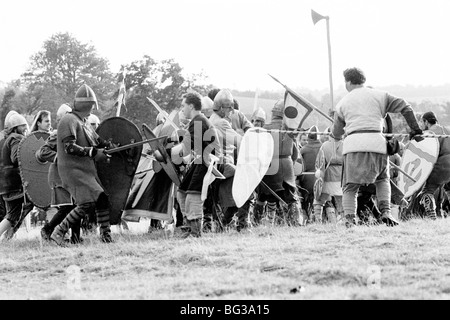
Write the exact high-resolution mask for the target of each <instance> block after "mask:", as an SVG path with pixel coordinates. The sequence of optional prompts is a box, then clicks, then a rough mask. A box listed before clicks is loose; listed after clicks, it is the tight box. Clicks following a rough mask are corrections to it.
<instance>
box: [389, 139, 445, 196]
mask: <svg viewBox="0 0 450 320" xmlns="http://www.w3.org/2000/svg"><path fill="white" fill-rule="evenodd" d="M428 139H433V141H435V143H436V148H435V149H434V150H435V153H436V154H435V155H433V157H434V162H433V163H432V166H431V170H429V172H428V173H427V174H426V177H425V178H424V181H423V183H421V184H419V183H418V182H415V183H413V184H412V187H414V188H411V187H410V188H409V190H408V192H406V190H404V189H403V185H404V184H405V183H404V181H405V180H404V179H408V178H406V177H405V176H404V175H403V174H401V175H400V176H399V180H398V183H397V186H398V188H399V189H400V191H402V192H403V194H404V197H405V198H408V197H410V196H412V195H413V194H415V193H416V192H417V191H418V190H419V189H420V188H422V186H423V184H424V183H425V182H426V181H427V179H428V177H429V176H430V174H431V172H432V171H433V167H434V164H435V163H436V161H437V159H438V156H439V140H438V138H425V140H424V141H428ZM411 143H412V141H409V142H408V144H407V145H406V146H405V150H404V151H403V155H402V160H401V166H400V167H401V168H402V170H405V166H406V163H405V161H404V158H405V155H406V150H408V148H409V146H410V145H411ZM411 152H412V151H411ZM405 171H406V170H405ZM423 176H425V175H423Z"/></svg>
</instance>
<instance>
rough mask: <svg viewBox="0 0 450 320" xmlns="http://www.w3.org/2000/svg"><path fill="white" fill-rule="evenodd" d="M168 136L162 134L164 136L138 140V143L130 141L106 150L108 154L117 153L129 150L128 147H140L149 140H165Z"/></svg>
mask: <svg viewBox="0 0 450 320" xmlns="http://www.w3.org/2000/svg"><path fill="white" fill-rule="evenodd" d="M166 138H167V136H162V137H158V138H153V139H148V140H143V141H139V142H136V143H130V144H126V145H124V146H120V147H117V148H114V149H109V150H105V153H106V154H111V153H115V152H119V151H123V150H128V149H131V148H134V147H139V146H141V145H143V144H146V143H148V142H152V141H155V140H163V139H166Z"/></svg>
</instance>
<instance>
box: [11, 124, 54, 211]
mask: <svg viewBox="0 0 450 320" xmlns="http://www.w3.org/2000/svg"><path fill="white" fill-rule="evenodd" d="M49 136H50V134H49V133H48V132H46V131H34V132H32V133H30V134H29V135H28V136H27V137H26V138H25V139H23V140H22V141H21V142H20V143H19V149H18V158H19V169H20V176H21V178H22V184H23V187H24V190H25V192H26V194H27V195H28V197H29V198H30V200H31V201H32V202H33V203H34V205H35V206H37V207H40V208H44V209H45V208H48V207H49V206H50V204H51V199H52V189H51V188H50V185H49V184H48V171H49V168H50V162H45V163H42V162H40V161H38V160H37V159H36V151H38V150H39V149H40V148H41V147H42V146H43V145H44V144H45V140H47V138H48V137H49Z"/></svg>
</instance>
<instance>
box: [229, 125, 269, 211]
mask: <svg viewBox="0 0 450 320" xmlns="http://www.w3.org/2000/svg"><path fill="white" fill-rule="evenodd" d="M273 153H274V141H273V138H272V135H271V134H270V133H269V132H267V130H265V129H262V128H250V129H249V130H247V132H246V133H245V134H244V136H243V138H242V141H241V146H240V149H239V154H238V159H237V164H236V172H235V173H234V179H233V186H232V189H231V192H232V195H233V199H234V202H235V203H236V206H237V207H239V208H240V207H242V206H243V205H244V203H245V202H246V201H247V200H248V198H249V197H250V195H251V194H252V193H253V191H255V188H256V187H257V186H258V185H259V183H260V182H261V181H262V179H263V178H264V175H265V174H266V173H267V170H268V169H269V166H270V163H271V161H272V157H273Z"/></svg>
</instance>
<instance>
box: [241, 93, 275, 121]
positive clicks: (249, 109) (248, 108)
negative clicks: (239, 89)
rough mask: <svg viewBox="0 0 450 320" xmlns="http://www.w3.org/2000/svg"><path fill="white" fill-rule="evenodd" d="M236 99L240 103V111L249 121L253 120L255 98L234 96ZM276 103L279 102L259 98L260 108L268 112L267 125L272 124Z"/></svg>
mask: <svg viewBox="0 0 450 320" xmlns="http://www.w3.org/2000/svg"><path fill="white" fill-rule="evenodd" d="M234 98H235V99H236V100H237V101H238V102H239V110H241V112H242V113H244V114H245V116H246V117H247V118H248V119H249V120H251V117H252V114H253V106H254V104H255V98H254V97H253V98H250V97H239V96H234ZM280 98H282V97H280ZM275 102H277V100H275V99H262V98H258V107H261V108H262V109H263V110H264V111H265V112H266V123H270V116H271V110H272V108H273V106H274V105H275Z"/></svg>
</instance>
